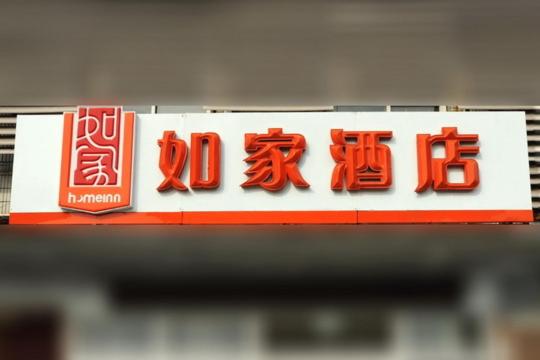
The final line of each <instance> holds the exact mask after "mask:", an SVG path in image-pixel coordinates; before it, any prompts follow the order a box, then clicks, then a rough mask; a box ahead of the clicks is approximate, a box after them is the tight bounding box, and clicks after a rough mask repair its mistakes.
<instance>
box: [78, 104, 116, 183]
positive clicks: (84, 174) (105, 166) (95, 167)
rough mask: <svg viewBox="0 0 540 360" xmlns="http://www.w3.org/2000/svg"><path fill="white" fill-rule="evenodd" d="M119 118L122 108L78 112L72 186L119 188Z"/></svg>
mask: <svg viewBox="0 0 540 360" xmlns="http://www.w3.org/2000/svg"><path fill="white" fill-rule="evenodd" d="M121 116H122V108H121V107H112V108H92V107H80V108H79V110H78V114H77V139H76V140H75V164H76V168H75V171H74V177H73V184H74V185H100V186H114V185H118V183H119V181H118V179H119V162H120V156H121V154H120V152H121V147H120V132H121V131H120V130H121V127H120V126H121Z"/></svg>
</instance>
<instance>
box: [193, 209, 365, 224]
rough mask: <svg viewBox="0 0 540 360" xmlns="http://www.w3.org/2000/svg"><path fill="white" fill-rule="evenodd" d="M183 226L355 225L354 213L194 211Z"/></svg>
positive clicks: (351, 211)
mask: <svg viewBox="0 0 540 360" xmlns="http://www.w3.org/2000/svg"><path fill="white" fill-rule="evenodd" d="M183 220H184V222H183V223H184V224H356V211H354V210H350V211H348V210H345V211H200V212H199V211H194V212H184V219H183Z"/></svg>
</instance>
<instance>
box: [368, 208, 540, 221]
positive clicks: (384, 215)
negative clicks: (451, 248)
mask: <svg viewBox="0 0 540 360" xmlns="http://www.w3.org/2000/svg"><path fill="white" fill-rule="evenodd" d="M530 221H534V217H533V212H532V210H411V211H406V210H398V211H392V210H383V211H358V223H359V224H392V223H402V224H403V223H413V224H419V223H475V222H476V223H489V222H530Z"/></svg>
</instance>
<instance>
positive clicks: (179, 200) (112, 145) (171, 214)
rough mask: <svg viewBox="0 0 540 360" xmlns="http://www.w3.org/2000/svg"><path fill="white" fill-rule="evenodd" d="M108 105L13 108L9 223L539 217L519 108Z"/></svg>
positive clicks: (523, 219) (518, 219) (498, 219)
mask: <svg viewBox="0 0 540 360" xmlns="http://www.w3.org/2000/svg"><path fill="white" fill-rule="evenodd" d="M84 109H85V110H84ZM100 109H101V110H100ZM100 109H97V110H96V109H95V108H91V107H85V108H79V109H78V113H77V119H78V121H82V122H80V123H79V125H77V126H80V127H75V125H74V124H72V125H70V121H71V122H72V121H73V120H70V119H72V118H73V115H69V114H66V115H64V116H56V115H31V116H30V115H29V116H20V117H19V118H18V120H17V134H16V147H15V149H16V151H15V163H14V174H13V193H12V209H11V216H10V222H11V223H144V224H148V223H176V224H218V223H219V224H221V223H225V224H237V223H240V224H243V223H419V222H505V221H515V222H526V221H532V210H531V209H532V202H531V190H530V179H529V167H528V157H527V139H526V126H525V115H524V113H522V112H443V113H436V112H434V113H425V112H422V113H415V112H407V113H356V112H350V113H343V112H338V113H332V112H320V113H317V112H314V113H311V112H310V113H202V114H141V115H137V116H135V115H133V114H131V115H130V114H129V113H127V114H125V115H123V116H119V115H118V114H119V113H115V112H113V113H111V114H112V115H107V113H106V112H103V111H105V110H106V109H105V110H104V109H103V108H100ZM111 109H112V110H110V111H117V110H118V111H121V110H119V108H116V107H115V108H111ZM81 111H82V112H81ZM84 111H87V113H84ZM96 111H97V113H98V114H105V115H103V116H102V117H101V118H100V117H99V116H98V117H97V118H98V120H99V119H101V120H99V121H97V122H96V120H92V121H93V122H94V124H90V123H88V122H85V121H87V120H85V119H86V118H87V117H88V116H87V115H85V114H88V112H89V113H91V114H95V113H96ZM100 111H101V112H100ZM107 111H109V110H107ZM93 116H94V115H93ZM108 116H110V117H108ZM81 119H82V120H81ZM104 119H108V120H104ZM114 119H121V120H122V121H120V122H115V121H116V120H114ZM107 121H109V123H106V122H107ZM98 123H99V125H98ZM70 126H72V127H71V128H70ZM99 126H101V128H100V130H99V131H101V133H100V132H98V130H96V129H97V128H98V127H99ZM115 126H116V127H115ZM134 127H136V128H137V136H135V135H134ZM117 128H118V129H121V130H119V131H116V130H115V131H113V129H117ZM77 129H78V130H77ZM80 129H83V130H84V131H82V130H80ZM88 134H90V135H88ZM131 142H133V143H131ZM113 149H118V150H119V151H113ZM131 149H132V150H133V154H131V153H130V151H131ZM131 156H132V157H133V159H132V161H130V160H131ZM131 181H133V188H132V189H131ZM115 186H116V188H115ZM124 186H125V187H124ZM103 189H105V192H103ZM126 189H129V190H131V191H129V194H130V195H131V196H128V195H127V194H128V192H127V190H126ZM115 194H126V197H121V196H116V197H115ZM120 198H121V200H122V201H120ZM124 200H126V201H124ZM127 200H129V201H127ZM130 204H131V207H129V205H130ZM126 207H129V208H126ZM83 212H86V213H83ZM104 212H108V213H104ZM88 213H91V214H88ZM98 213H99V214H98Z"/></svg>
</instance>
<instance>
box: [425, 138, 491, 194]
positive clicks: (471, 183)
mask: <svg viewBox="0 0 540 360" xmlns="http://www.w3.org/2000/svg"><path fill="white" fill-rule="evenodd" d="M477 141H478V135H476V134H466V135H459V134H458V132H457V128H455V127H443V128H442V134H441V135H429V134H418V135H416V144H417V155H418V187H417V188H416V192H422V191H425V190H426V189H427V188H428V187H430V186H432V187H433V190H435V191H439V190H462V191H468V190H473V189H474V188H475V187H476V186H477V185H478V183H479V182H480V180H479V174H478V164H477V162H476V160H474V159H462V158H461V155H462V154H471V155H476V154H478V152H479V147H478V146H463V145H462V144H461V143H462V142H469V143H476V142H477ZM438 143H444V148H445V152H446V155H445V158H443V159H437V158H433V154H432V147H433V145H434V144H438ZM451 167H455V168H462V169H463V174H464V176H463V177H464V180H463V182H461V183H450V182H449V181H448V168H451Z"/></svg>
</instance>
